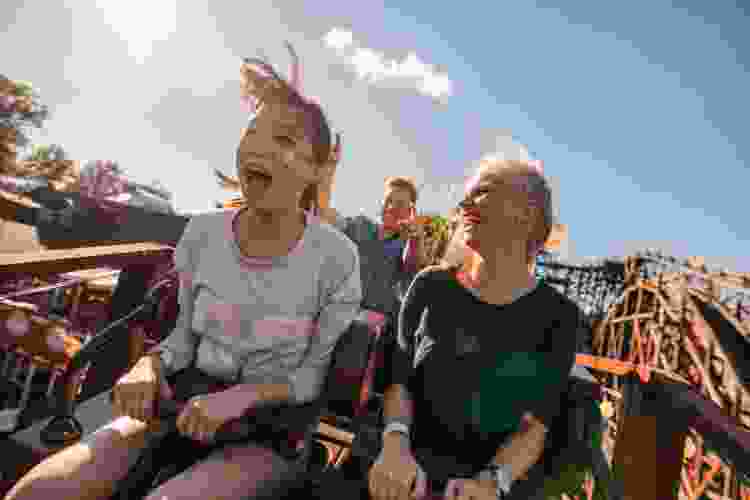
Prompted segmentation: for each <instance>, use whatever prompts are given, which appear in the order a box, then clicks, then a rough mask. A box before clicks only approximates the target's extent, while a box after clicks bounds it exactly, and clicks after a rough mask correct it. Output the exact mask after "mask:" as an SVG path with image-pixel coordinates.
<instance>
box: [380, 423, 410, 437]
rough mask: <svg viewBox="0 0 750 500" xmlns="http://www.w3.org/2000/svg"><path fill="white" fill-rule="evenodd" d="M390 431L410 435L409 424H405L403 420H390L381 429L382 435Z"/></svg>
mask: <svg viewBox="0 0 750 500" xmlns="http://www.w3.org/2000/svg"><path fill="white" fill-rule="evenodd" d="M390 432H398V433H399V434H403V435H404V436H406V437H409V435H410V429H409V426H408V425H406V424H405V423H403V422H390V423H388V424H387V425H386V426H385V429H383V436H385V435H386V434H388V433H390Z"/></svg>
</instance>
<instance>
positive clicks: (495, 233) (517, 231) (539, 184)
mask: <svg viewBox="0 0 750 500" xmlns="http://www.w3.org/2000/svg"><path fill="white" fill-rule="evenodd" d="M540 200H541V202H540ZM549 205H550V204H549V190H548V188H547V187H546V184H545V183H544V180H543V178H542V177H540V176H538V175H537V174H535V173H534V172H533V171H532V170H531V169H530V168H528V166H527V165H525V164H523V163H521V162H498V163H483V164H482V165H481V166H480V168H479V171H478V172H477V175H476V176H475V177H474V179H473V180H472V182H471V183H470V184H469V186H467V194H466V198H465V199H464V201H463V202H461V215H462V224H461V230H462V231H463V236H464V241H465V243H466V245H467V246H468V247H469V248H472V249H473V250H475V251H477V252H479V253H480V254H481V253H482V251H485V252H488V251H489V252H491V251H493V250H494V249H511V248H514V247H518V248H521V247H523V248H525V249H526V252H527V253H528V256H529V258H531V257H532V255H533V254H535V253H536V252H537V251H538V247H539V245H540V244H541V243H543V242H544V240H546V238H547V236H548V234H549V228H548V225H549V210H550V207H549ZM540 242H541V243H540Z"/></svg>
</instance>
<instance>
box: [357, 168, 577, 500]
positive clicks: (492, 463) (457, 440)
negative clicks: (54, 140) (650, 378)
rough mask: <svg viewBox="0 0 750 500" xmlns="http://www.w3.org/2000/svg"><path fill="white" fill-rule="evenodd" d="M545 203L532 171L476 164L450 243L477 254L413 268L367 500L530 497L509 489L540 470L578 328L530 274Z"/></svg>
mask: <svg viewBox="0 0 750 500" xmlns="http://www.w3.org/2000/svg"><path fill="white" fill-rule="evenodd" d="M550 200H551V197H550V189H549V186H548V183H547V182H546V180H545V179H544V177H543V176H542V174H541V173H540V172H538V171H537V170H535V169H534V168H533V167H532V166H530V165H529V164H527V163H525V162H518V161H502V160H497V159H487V160H483V161H482V162H480V166H479V169H478V171H477V175H476V176H475V177H474V178H473V180H472V181H471V183H470V184H469V186H468V188H467V194H466V197H465V200H464V201H463V202H462V203H461V205H460V207H461V216H462V220H461V224H460V226H459V227H458V231H459V234H458V235H457V237H459V238H461V239H462V241H461V242H462V243H463V245H464V246H465V248H467V249H470V250H471V252H473V255H474V256H473V257H472V258H471V259H466V258H465V255H463V254H462V253H461V252H457V253H456V255H455V256H454V257H455V258H457V263H456V264H449V263H446V264H445V265H441V266H433V267H429V268H426V269H424V270H422V271H421V272H420V273H419V274H418V275H417V276H416V278H415V279H414V281H413V282H412V284H411V286H410V287H409V290H408V292H407V294H406V297H405V298H404V302H403V305H402V308H401V312H400V316H399V323H398V348H397V349H396V351H395V353H394V360H393V361H392V366H393V375H392V379H391V382H392V383H391V385H390V386H389V387H388V388H387V389H386V391H385V397H384V417H385V422H386V427H385V430H384V432H383V441H382V442H383V445H382V450H381V452H380V455H379V457H378V458H377V459H376V460H375V463H374V465H373V466H372V467H371V469H370V471H369V475H368V484H367V486H366V487H365V486H362V489H364V490H367V492H368V493H369V497H370V498H372V499H374V500H407V499H413V498H415V497H416V498H417V499H420V498H427V497H433V498H438V497H441V496H442V495H445V498H447V499H448V500H458V499H461V500H469V499H473V500H494V499H496V498H506V497H507V498H524V499H528V498H538V497H537V496H531V495H530V494H528V492H523V488H518V487H514V483H516V482H518V481H519V480H520V479H522V478H523V477H524V476H525V475H526V474H527V473H528V471H529V470H530V469H531V468H532V467H538V463H539V460H540V457H542V451H543V450H544V447H545V443H546V439H547V431H548V429H549V428H550V427H551V425H552V422H553V421H554V420H555V419H556V418H557V416H558V414H559V412H560V408H561V403H562V396H563V394H564V391H565V390H566V387H567V381H568V376H569V373H570V371H571V368H572V366H573V360H574V352H575V346H576V338H577V336H578V334H579V331H580V328H582V313H581V311H580V309H579V308H578V306H577V305H576V304H575V303H573V302H572V301H571V300H569V299H568V298H566V297H565V296H563V295H562V294H560V293H559V292H557V291H556V290H555V289H553V288H552V287H551V286H549V285H546V284H544V283H537V282H536V280H535V279H534V277H533V276H532V275H531V274H530V272H529V263H530V262H531V261H533V259H534V258H535V257H536V255H537V254H538V252H539V251H540V250H541V249H542V247H543V245H544V242H545V241H546V239H547V238H548V236H549V233H550V228H551V224H552V211H551V210H552V207H551V201H550ZM468 264H470V265H471V266H472V267H470V268H467V265H468ZM527 485H528V486H531V484H530V483H528V482H527ZM514 490H515V491H517V492H518V493H515V492H514ZM514 493H515V496H513V495H514ZM534 494H535V495H537V494H538V493H536V492H535V493H534ZM519 495H520V496H519ZM527 495H528V496H527ZM361 496H362V497H366V496H368V494H367V493H363V494H362V495H361Z"/></svg>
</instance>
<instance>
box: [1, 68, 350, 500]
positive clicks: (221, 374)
mask: <svg viewBox="0 0 750 500" xmlns="http://www.w3.org/2000/svg"><path fill="white" fill-rule="evenodd" d="M242 76H243V84H244V86H245V89H246V95H248V96H249V97H252V98H253V99H254V101H255V104H254V106H253V111H254V113H253V115H252V119H251V121H250V125H249V126H248V127H247V129H246V130H245V133H244V134H243V136H242V139H241V141H240V145H239V147H238V150H237V156H236V158H237V160H236V170H237V176H238V181H237V182H239V183H240V187H241V190H242V194H243V199H244V203H243V204H242V206H241V208H236V209H229V210H223V211H216V212H209V213H204V214H198V215H194V216H193V217H192V218H191V219H190V221H189V223H188V225H187V227H186V229H185V232H184V234H183V236H182V238H181V240H180V242H179V244H178V246H177V248H176V250H175V254H174V261H175V264H176V267H177V270H178V271H179V274H180V291H179V303H180V316H179V319H178V321H177V326H176V327H175V329H174V330H173V331H172V333H171V334H170V335H169V336H168V337H167V338H166V339H165V340H164V341H163V342H162V343H161V344H160V345H159V346H158V347H157V348H156V349H154V350H153V351H152V352H150V353H148V354H147V355H145V356H143V357H142V358H141V359H140V360H139V361H138V362H137V363H136V364H135V366H134V367H133V368H132V369H131V370H130V371H129V372H127V373H126V374H125V375H124V376H123V377H122V378H121V379H120V380H119V381H118V382H117V384H116V385H115V387H114V388H113V391H112V395H113V402H114V409H115V412H116V414H117V415H119V416H116V418H115V419H114V420H113V421H112V422H110V423H109V424H107V425H106V426H104V427H103V428H101V429H99V430H97V431H96V432H94V433H93V434H91V435H88V436H86V437H84V439H83V441H82V442H81V443H78V444H75V445H73V446H70V447H68V448H65V449H63V450H62V451H60V452H59V453H57V454H55V455H52V456H51V457H49V458H48V459H46V460H45V461H43V462H42V463H40V464H39V465H37V466H36V467H34V468H33V469H32V470H31V471H30V472H28V473H27V474H26V475H25V476H24V477H23V478H21V480H20V481H19V482H18V483H16V485H15V486H14V488H13V489H12V490H11V491H10V492H9V493H8V495H7V496H6V500H19V499H25V500H30V499H37V498H39V499H42V498H49V497H54V498H57V499H60V500H64V499H95V498H96V499H107V498H110V497H111V496H112V495H113V493H114V491H115V489H116V485H117V482H118V481H120V480H122V479H123V478H125V476H126V475H127V473H128V471H129V470H131V468H132V467H133V465H135V463H136V462H137V460H138V458H139V457H140V456H141V454H142V451H143V450H144V449H145V448H146V445H147V444H149V443H151V442H152V441H151V439H153V438H158V437H159V436H158V432H156V431H157V429H158V427H159V425H158V424H159V423H158V421H155V411H156V409H157V406H158V403H159V399H170V398H175V399H178V400H183V401H184V400H188V404H187V405H186V406H185V409H184V410H183V411H182V413H181V414H180V415H179V417H178V419H177V429H178V431H179V433H180V434H181V435H182V436H183V437H185V438H187V439H189V440H191V442H192V443H195V444H196V446H197V448H191V450H193V451H195V449H198V450H201V449H202V450H204V451H205V454H204V455H202V456H206V457H207V458H205V459H200V460H198V461H197V462H196V463H194V464H193V465H190V466H189V467H188V468H187V470H185V471H184V472H182V473H179V474H177V475H176V476H175V477H173V478H171V479H168V480H167V481H166V482H164V483H163V484H161V485H160V486H159V487H158V488H157V489H156V490H154V491H152V492H151V493H150V494H149V496H148V499H153V500H156V499H163V498H170V499H172V498H180V499H191V498H195V499H198V498H200V499H204V498H211V499H234V498H237V499H239V498H276V497H278V496H281V495H282V494H283V493H284V491H285V488H286V487H287V486H288V485H290V483H293V482H294V481H296V479H297V478H298V477H299V476H300V474H301V473H302V471H301V470H300V469H301V467H300V465H301V464H300V463H299V462H296V461H294V460H293V459H290V458H289V457H287V456H285V455H284V454H283V453H282V452H281V451H279V450H280V447H276V445H275V444H274V443H273V442H271V441H273V439H272V438H270V437H269V436H265V437H263V436H256V435H250V436H248V437H247V439H245V440H244V441H241V442H240V443H238V444H231V445H226V446H217V445H215V444H214V441H213V440H214V437H215V435H216V432H217V431H218V429H219V428H221V427H222V426H224V425H225V424H228V423H232V422H236V421H237V420H238V419H240V418H241V417H243V416H247V415H246V414H247V413H251V412H252V411H253V410H254V409H256V408H260V407H263V406H267V405H276V404H289V405H290V406H292V411H296V410H297V409H299V408H300V406H299V405H302V404H304V403H308V402H312V401H315V400H316V399H317V398H318V397H319V396H320V393H321V390H322V386H323V383H324V379H325V376H326V373H327V370H328V366H329V364H330V361H331V353H332V351H333V348H334V346H335V344H336V342H337V341H338V339H339V338H340V336H341V335H342V334H343V333H344V331H345V330H346V329H347V328H348V326H349V325H350V323H351V322H352V320H353V319H354V318H355V316H356V315H357V313H358V311H359V305H360V301H361V287H360V278H359V260H358V254H357V250H356V248H355V247H354V245H353V244H352V243H351V241H349V240H348V239H347V238H345V237H344V236H343V235H342V234H341V233H340V232H339V231H336V230H334V229H333V228H332V227H331V226H330V225H328V224H326V223H322V222H320V221H319V220H318V219H317V218H316V217H314V216H313V215H312V214H311V213H310V210H311V209H312V208H314V207H313V202H312V201H311V200H313V199H314V197H311V196H309V193H311V192H314V191H315V189H316V188H317V185H318V183H319V182H320V181H321V179H323V178H324V177H325V174H324V170H325V168H326V166H327V164H328V162H329V156H330V154H331V150H332V144H331V143H332V141H331V133H330V130H329V127H328V123H327V120H326V118H325V115H324V114H323V111H322V109H321V108H320V106H319V105H318V104H316V103H314V102H312V101H310V100H308V99H306V98H304V97H303V96H302V95H301V94H300V93H299V91H298V90H297V88H298V87H297V86H296V85H295V84H294V82H293V81H292V82H287V81H286V80H284V79H282V78H281V77H279V76H278V74H277V73H276V72H275V71H274V69H273V68H272V67H271V66H269V65H268V64H267V63H265V62H263V61H260V60H246V61H245V63H244V64H243V66H242ZM306 193H307V194H306ZM170 375H175V376H176V382H175V385H174V388H173V389H172V388H171V387H170V386H169V384H168V383H167V378H166V377H167V376H170ZM212 381H213V382H212ZM200 387H204V388H206V389H205V390H204V389H200ZM305 415H306V414H305ZM305 418H307V417H305ZM316 423H317V420H314V419H311V420H310V421H309V422H305V423H304V425H303V424H300V426H301V427H300V428H295V429H293V430H291V431H290V433H289V434H288V435H287V437H288V438H289V439H291V438H292V435H293V434H294V435H309V433H310V432H312V427H313V426H314V425H315V424H316ZM302 427H304V428H302ZM263 439H266V441H262V440H263ZM269 440H270V441H269ZM302 442H303V440H302V439H299V440H298V441H297V444H301V443H302ZM199 446H202V447H203V448H200V447H199ZM212 446H213V447H212ZM296 449H299V448H296ZM188 455H189V457H188V458H191V457H192V452H191V453H188ZM173 458H174V459H175V460H179V459H180V458H181V457H178V456H175V457H173Z"/></svg>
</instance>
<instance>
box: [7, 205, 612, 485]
mask: <svg viewBox="0 0 750 500" xmlns="http://www.w3.org/2000/svg"><path fill="white" fill-rule="evenodd" d="M43 194H44V193H43ZM47 194H48V193H47ZM38 197H39V198H43V196H41V195H39V196H38ZM45 201H47V200H40V203H43V204H44V202H45ZM48 206H49V205H48ZM58 215H59V213H58ZM126 215H127V216H126V217H125V219H124V220H123V219H121V222H123V223H124V224H120V225H119V226H109V227H108V228H107V227H106V225H103V224H97V226H98V227H99V232H100V233H101V234H96V235H92V233H91V232H90V228H91V227H92V226H91V224H89V223H90V222H93V221H94V220H95V218H96V217H97V216H98V212H96V211H90V210H89V211H85V210H84V211H80V210H79V211H77V212H75V213H74V216H73V219H74V223H73V224H72V225H71V224H68V225H67V226H66V227H64V228H59V227H58V226H57V224H58V223H59V220H61V218H60V217H57V216H56V217H51V218H50V217H49V214H47V215H46V216H45V215H44V214H42V213H40V210H39V209H28V208H27V209H26V210H25V211H23V210H22V211H16V212H15V218H16V220H17V221H18V222H22V223H26V224H36V225H37V227H38V229H40V238H41V239H43V240H45V242H44V244H45V245H47V246H57V247H68V248H70V247H75V246H77V245H78V242H82V241H86V244H87V245H91V244H94V243H97V242H99V243H100V244H101V243H103V242H107V243H110V244H111V243H112V242H117V243H123V242H134V241H144V239H145V240H149V241H161V242H163V243H171V244H174V243H175V242H176V241H177V240H178V239H179V236H180V235H181V232H182V229H184V226H185V223H186V220H187V219H186V218H185V217H181V216H173V215H161V214H159V215H154V214H150V213H145V212H144V211H143V210H141V209H133V208H128V209H127V214H126ZM76 218H77V219H76ZM19 219H21V220H19ZM50 221H51V222H50ZM103 226H105V227H103ZM160 226H165V227H164V228H161V227H160ZM167 226H168V227H167ZM84 229H85V230H84ZM144 231H145V233H144ZM146 233H148V234H146ZM92 238H93V240H92ZM136 260H137V259H136ZM142 260H143V259H142ZM131 264H132V265H133V267H132V269H138V266H137V265H136V264H137V263H136V262H135V261H134V262H133V263H131ZM363 265H366V264H365V263H364V262H363ZM84 267H93V266H83V265H81V266H79V268H84ZM152 268H153V266H152ZM128 276H129V277H130V279H127V278H128ZM362 276H363V278H364V277H365V276H372V278H371V279H376V277H377V275H373V274H372V273H367V272H364V273H363V274H362ZM124 277H125V278H126V279H123V276H121V277H120V280H119V283H118V286H117V289H116V290H115V297H114V298H113V300H112V303H111V307H112V309H113V311H116V312H113V313H112V314H111V315H110V318H122V317H123V316H125V315H126V313H128V312H129V311H130V310H132V308H133V307H134V306H135V305H138V304H139V303H141V302H143V301H142V297H143V293H144V292H145V290H146V284H147V279H146V278H144V276H142V275H140V273H137V272H131V273H125V276H124ZM366 285H367V283H363V288H364V289H367V288H368V286H366ZM118 290H119V291H120V293H119V296H118ZM138 297H140V298H138ZM379 332H380V329H378V328H373V327H372V325H371V324H369V323H368V322H367V321H365V320H364V319H362V318H360V319H358V320H356V321H355V322H354V323H353V324H352V326H351V327H350V328H349V330H348V331H347V332H346V333H345V334H344V335H343V336H342V337H341V339H340V340H339V342H338V344H337V345H336V348H335V351H334V355H333V360H332V364H331V366H330V369H329V374H328V378H327V381H326V386H325V389H324V391H323V394H322V396H321V399H320V400H318V401H316V402H315V403H314V404H311V405H309V408H308V411H309V412H312V413H313V414H314V415H315V416H316V417H317V420H318V426H317V429H316V430H315V432H314V433H313V434H312V435H310V436H307V437H305V441H304V443H303V444H304V445H305V446H306V447H307V450H309V453H306V454H304V456H305V461H306V464H305V465H306V469H307V472H308V474H307V475H305V476H304V477H302V478H300V484H302V485H303V486H304V485H309V482H310V479H311V478H314V477H315V476H316V475H318V474H319V473H320V472H322V471H326V470H337V469H342V468H345V466H346V465H347V464H351V463H352V462H357V460H352V457H358V458H360V459H362V460H360V462H362V463H371V461H372V460H373V459H374V457H375V456H376V454H377V453H378V452H379V446H380V440H379V437H380V430H381V427H380V426H381V419H380V418H379V413H380V410H381V409H380V407H379V404H378V401H377V398H376V397H371V396H372V395H373V393H372V388H373V380H374V379H375V367H376V366H378V367H381V369H382V367H383V366H384V363H382V362H378V360H377V357H378V356H381V355H382V352H381V350H380V349H379V348H378V347H377V346H378V345H379V342H378V340H379V338H378V337H379V335H380V333H379ZM110 341H111V339H110V338H109V337H108V335H100V336H97V337H95V338H94V341H92V342H90V343H89V344H87V345H85V346H84V347H83V348H82V349H81V350H80V351H78V353H77V354H76V355H75V356H74V358H73V360H72V361H71V362H70V364H71V365H73V366H74V367H79V368H80V367H82V366H84V365H86V364H87V363H89V362H90V363H92V364H93V366H94V367H95V366H96V364H97V363H98V362H101V360H102V359H103V354H102V352H103V350H104V346H106V345H108V344H110ZM380 361H382V360H380ZM68 386H74V384H68ZM61 394H62V398H63V400H62V402H61V404H60V405H58V410H60V411H59V414H58V415H57V416H56V417H55V418H53V420H52V421H51V422H49V423H47V426H46V427H45V428H44V429H43V430H42V426H41V424H39V425H35V426H33V427H31V428H29V429H26V430H24V431H23V432H21V433H18V435H17V436H16V437H17V438H18V440H19V441H21V442H23V441H26V442H27V443H31V444H29V445H28V447H30V448H32V449H34V450H35V451H36V453H37V455H38V456H41V458H43V457H44V456H47V455H49V453H51V452H53V451H54V450H55V449H59V443H65V442H66V441H70V440H69V439H66V436H68V437H70V436H73V437H74V438H76V437H78V436H79V435H80V434H82V433H83V432H88V431H93V430H95V429H97V428H99V427H100V426H101V425H103V424H105V423H106V422H107V421H108V420H109V419H110V418H111V411H110V408H109V404H110V403H109V399H108V396H107V395H106V394H105V395H102V396H99V397H96V398H94V399H91V400H89V401H86V402H85V403H83V404H82V405H81V406H80V408H79V409H78V411H75V408H74V407H73V401H74V400H75V391H73V392H72V393H71V391H70V390H66V391H62V392H61ZM599 399H601V392H600V388H599V385H598V383H596V381H595V380H594V379H593V377H591V376H590V375H588V374H587V373H586V372H585V370H583V372H581V371H575V370H574V372H573V373H572V374H571V385H570V387H569V390H568V391H567V393H566V398H565V402H564V405H563V411H562V413H561V416H560V418H559V419H558V420H557V421H556V422H555V424H554V425H553V428H552V429H551V432H550V439H548V442H547V446H546V449H545V452H544V455H543V458H542V460H541V461H540V462H539V464H537V465H536V466H535V467H534V468H532V469H531V470H530V471H529V474H528V480H526V481H521V482H519V483H518V484H517V485H516V486H514V491H513V494H512V496H513V498H531V497H532V496H531V495H533V494H536V493H538V492H539V490H540V489H542V488H543V489H544V491H545V495H546V496H553V495H554V494H557V495H558V496H559V493H562V492H570V491H571V490H572V489H575V488H577V487H578V486H579V485H580V481H578V479H577V478H578V477H579V476H576V479H575V480H576V481H577V482H576V483H573V484H569V483H567V482H566V484H562V483H561V482H560V481H559V480H558V479H557V478H559V477H560V476H561V475H564V472H565V471H568V470H569V467H568V465H569V464H571V463H573V464H580V465H581V466H582V467H585V468H588V469H593V472H594V476H595V477H596V479H597V492H598V491H599V487H598V486H599V485H600V484H606V482H607V479H608V478H609V467H608V465H607V461H606V458H605V457H604V455H603V451H602V449H601V445H598V446H597V445H596V444H595V443H592V440H591V437H592V436H593V435H596V434H597V433H599V434H600V433H601V432H600V431H601V427H602V425H603V421H602V418H601V414H600V413H599V412H598V405H597V404H596V402H597V400H599ZM279 411H282V409H280V408H279V409H271V410H269V412H268V413H267V414H266V415H265V417H264V416H263V415H256V416H255V418H254V421H253V422H251V423H252V424H254V425H265V426H266V427H265V428H267V429H269V432H282V433H283V432H284V428H283V425H281V423H282V421H283V419H279V413H278V412H279ZM309 412H297V413H301V414H305V415H307V416H308V417H309V415H310V413H309ZM76 414H79V415H81V416H82V419H83V420H84V422H83V425H81V424H80V423H79V422H78V421H77V419H76V418H75V415H76ZM263 418H266V421H264V422H261V421H260V420H262V419H263ZM286 422H287V424H289V420H286ZM40 437H44V438H45V439H44V441H45V442H46V443H41V442H40V440H39V438H40ZM55 442H57V443H58V445H57V446H55V445H51V444H49V443H55ZM293 448H296V445H295V446H293ZM303 448H304V447H303ZM40 450H41V451H40ZM582 456H583V458H581V457H582ZM37 461H38V460H37ZM144 463H147V461H146V462H144ZM166 465H168V464H163V463H157V464H153V463H152V464H151V465H150V466H149V471H146V474H145V475H144V471H143V470H142V469H141V470H138V468H137V467H138V466H137V467H136V469H134V470H132V471H131V473H130V474H129V475H128V477H126V479H125V480H124V481H123V483H121V488H120V489H119V490H118V493H117V495H118V497H119V498H123V494H126V497H127V498H137V497H138V495H141V496H142V495H143V494H145V493H146V492H147V491H148V490H149V489H150V488H151V487H153V486H154V484H155V482H158V481H161V480H165V479H166V478H167V477H165V476H164V474H161V475H150V474H151V472H150V469H154V470H156V471H160V470H164V467H165V466H166ZM141 467H143V466H142V465H141ZM355 469H357V468H355ZM579 469H580V467H579ZM357 472H358V473H364V472H366V471H363V470H361V469H360V470H358V471H357ZM533 478H536V479H533ZM144 485H145V489H144ZM139 488H140V490H139ZM303 489H304V488H303ZM597 496H599V495H597ZM605 498H606V497H605Z"/></svg>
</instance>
